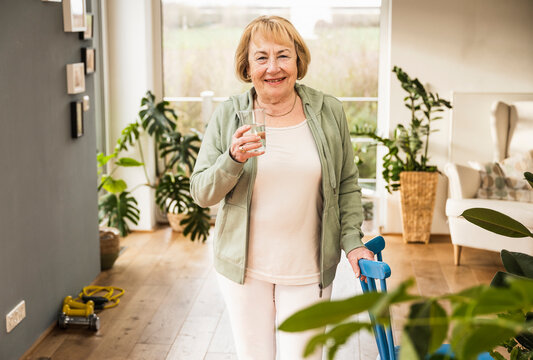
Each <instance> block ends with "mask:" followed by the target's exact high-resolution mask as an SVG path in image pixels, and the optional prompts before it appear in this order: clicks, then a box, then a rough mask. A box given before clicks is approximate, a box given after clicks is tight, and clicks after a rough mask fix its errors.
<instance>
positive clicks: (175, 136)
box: [97, 91, 210, 241]
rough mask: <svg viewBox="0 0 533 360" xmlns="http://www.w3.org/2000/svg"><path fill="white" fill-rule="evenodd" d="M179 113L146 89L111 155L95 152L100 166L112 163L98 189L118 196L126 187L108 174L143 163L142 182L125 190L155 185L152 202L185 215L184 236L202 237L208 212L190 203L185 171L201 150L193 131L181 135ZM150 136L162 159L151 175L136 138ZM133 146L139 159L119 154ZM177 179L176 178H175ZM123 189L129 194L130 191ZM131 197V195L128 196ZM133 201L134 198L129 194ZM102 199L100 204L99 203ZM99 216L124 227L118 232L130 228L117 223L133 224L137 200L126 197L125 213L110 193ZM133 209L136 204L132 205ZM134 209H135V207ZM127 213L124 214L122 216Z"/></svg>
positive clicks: (205, 228) (205, 235) (188, 170)
mask: <svg viewBox="0 0 533 360" xmlns="http://www.w3.org/2000/svg"><path fill="white" fill-rule="evenodd" d="M177 120H178V117H177V115H176V113H175V111H174V109H172V108H171V107H170V106H169V103H168V102H167V101H161V102H156V100H155V96H154V95H153V94H152V93H151V92H150V91H148V92H147V93H146V95H145V96H144V97H143V98H142V100H141V109H140V111H139V114H138V118H137V119H136V120H135V121H134V122H133V123H131V124H128V125H127V126H126V127H125V128H124V129H123V130H122V132H121V135H120V136H119V138H118V140H117V143H116V146H115V149H114V153H113V154H111V155H108V156H104V155H103V154H98V156H97V159H98V163H99V165H100V166H102V167H103V166H104V165H105V164H106V163H107V162H108V161H110V160H111V159H118V160H115V161H114V165H115V166H114V167H113V170H112V171H111V173H110V174H109V175H108V176H104V177H102V181H101V184H100V186H99V190H100V189H102V188H103V189H105V190H107V191H109V192H110V193H112V194H115V195H117V196H119V197H118V198H117V199H120V194H122V193H123V192H126V189H127V185H126V183H125V182H124V181H123V180H120V179H114V178H113V177H112V175H113V173H114V172H115V171H116V169H117V168H118V167H120V166H142V167H143V170H144V175H145V178H146V183H143V184H138V185H137V186H136V187H134V188H133V189H132V190H130V191H129V193H132V192H133V191H134V190H135V189H136V188H138V187H139V186H149V187H151V188H153V189H155V193H156V203H157V204H158V206H159V207H160V208H161V210H163V211H165V212H171V213H174V214H179V213H181V214H184V215H185V218H184V219H183V220H182V221H181V225H184V226H185V228H184V231H183V234H184V235H185V236H189V235H190V237H191V240H197V239H198V240H202V241H205V240H206V239H207V236H208V235H209V229H210V223H209V211H208V209H205V208H201V207H199V206H198V205H196V204H195V203H194V201H193V200H192V198H191V196H190V193H189V185H188V184H189V174H190V173H191V172H192V170H193V168H194V163H195V162H196V156H197V155H198V151H199V149H200V141H201V139H200V137H199V135H198V134H194V133H193V134H185V135H184V134H182V133H180V132H179V131H178V130H177ZM143 133H144V134H147V135H148V136H152V137H153V139H154V141H155V143H156V148H157V150H158V151H157V154H158V155H157V156H158V158H159V159H160V160H161V161H160V163H161V164H162V165H160V164H159V162H156V167H157V169H156V177H155V179H154V180H152V179H150V176H149V175H148V172H147V169H146V166H145V161H144V151H143V148H142V145H141V142H140V141H139V137H140V136H141V135H142V134H143ZM133 147H137V149H138V152H139V157H140V161H137V160H135V159H131V158H118V156H119V154H120V153H121V152H123V151H128V150H130V149H131V148H133ZM176 179H178V181H176ZM129 193H128V194H129ZM128 198H130V197H128ZM133 199H134V198H133ZM104 200H105V201H106V205H105V206H104V204H103V201H104ZM101 203H102V206H101V217H102V218H107V219H108V223H109V224H110V225H114V226H117V227H119V228H120V229H121V232H122V229H123V230H124V232H123V235H126V234H127V233H128V232H129V228H128V227H127V226H122V225H121V224H123V223H125V221H126V219H128V220H129V221H131V222H133V223H135V224H136V223H137V222H138V216H137V218H136V217H135V216H133V215H132V211H133V212H134V210H133V209H134V208H135V205H136V201H129V202H128V203H127V204H129V207H128V209H130V211H129V212H128V211H126V212H117V210H116V209H115V208H113V205H115V206H118V205H119V202H118V201H115V202H111V201H110V200H109V197H104V198H102V199H101ZM135 209H137V210H138V208H135ZM137 212H138V211H137ZM126 215H129V217H128V216H126Z"/></svg>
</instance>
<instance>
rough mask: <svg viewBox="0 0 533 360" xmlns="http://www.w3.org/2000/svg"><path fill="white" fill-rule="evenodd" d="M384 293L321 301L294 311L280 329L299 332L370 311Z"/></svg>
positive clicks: (370, 293)
mask: <svg viewBox="0 0 533 360" xmlns="http://www.w3.org/2000/svg"><path fill="white" fill-rule="evenodd" d="M384 295H385V294H384V293H376V292H369V293H365V294H361V295H357V296H354V297H351V298H348V299H346V300H337V301H324V302H320V303H317V304H315V305H311V306H309V307H307V308H305V309H303V310H300V311H298V312H296V313H294V314H293V315H291V316H290V317H289V318H287V319H286V320H285V321H284V322H283V323H282V324H281V325H280V326H279V329H280V330H282V331H286V332H298V331H304V330H309V329H315V328H320V327H323V326H326V325H328V324H336V323H339V322H341V321H343V320H344V319H346V318H348V317H349V316H351V315H354V314H359V313H361V312H363V311H368V309H370V308H371V307H372V306H373V305H374V304H375V303H376V301H378V300H379V299H380V298H381V297H382V296H384Z"/></svg>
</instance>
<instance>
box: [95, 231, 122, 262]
mask: <svg viewBox="0 0 533 360" xmlns="http://www.w3.org/2000/svg"><path fill="white" fill-rule="evenodd" d="M99 230H100V231H99V232H100V268H101V270H108V269H111V267H112V266H113V264H114V263H115V260H117V258H118V253H119V252H120V232H119V231H118V229H115V228H112V227H100V229H99Z"/></svg>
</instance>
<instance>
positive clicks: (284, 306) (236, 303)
mask: <svg viewBox="0 0 533 360" xmlns="http://www.w3.org/2000/svg"><path fill="white" fill-rule="evenodd" d="M217 277H218V283H219V285H220V290H221V291H222V295H223V297H224V300H225V302H226V307H227V309H228V314H229V318H230V323H231V328H232V330H233V338H234V339H235V347H236V350H237V357H238V358H239V360H274V359H276V351H277V353H278V360H297V359H305V360H321V359H322V348H321V347H320V348H317V350H316V351H315V352H314V353H313V354H312V355H311V356H309V357H307V358H304V357H303V352H304V349H305V345H306V344H307V342H308V341H309V339H311V337H313V336H314V335H316V334H318V333H323V332H324V329H319V330H317V329H314V330H309V331H305V332H298V333H287V332H284V331H276V329H277V327H278V326H279V325H280V324H281V323H282V322H283V321H284V320H285V319H287V318H288V317H289V316H290V315H292V314H294V313H295V312H296V311H298V310H301V309H302V308H305V307H307V306H309V305H312V304H313V303H315V302H318V301H321V300H329V299H330V298H331V289H332V286H331V285H330V286H328V287H327V288H325V289H323V291H322V297H319V294H320V289H319V288H318V283H315V284H311V285H290V286H288V285H277V284H272V283H269V282H266V281H261V280H257V279H252V278H249V277H247V278H246V279H245V281H244V284H243V285H241V284H238V283H236V282H233V281H231V280H229V279H227V278H226V277H224V276H222V275H220V274H218V273H217Z"/></svg>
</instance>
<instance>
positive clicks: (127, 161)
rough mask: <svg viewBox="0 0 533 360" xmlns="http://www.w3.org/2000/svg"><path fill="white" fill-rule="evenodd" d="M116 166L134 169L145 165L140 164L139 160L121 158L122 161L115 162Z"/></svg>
mask: <svg viewBox="0 0 533 360" xmlns="http://www.w3.org/2000/svg"><path fill="white" fill-rule="evenodd" d="M115 164H116V165H118V166H124V167H132V166H142V165H144V164H143V163H141V162H138V161H137V160H135V159H132V158H129V157H123V158H120V159H118V160H117V161H116V162H115Z"/></svg>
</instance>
